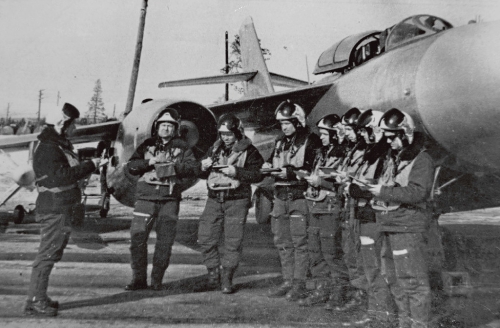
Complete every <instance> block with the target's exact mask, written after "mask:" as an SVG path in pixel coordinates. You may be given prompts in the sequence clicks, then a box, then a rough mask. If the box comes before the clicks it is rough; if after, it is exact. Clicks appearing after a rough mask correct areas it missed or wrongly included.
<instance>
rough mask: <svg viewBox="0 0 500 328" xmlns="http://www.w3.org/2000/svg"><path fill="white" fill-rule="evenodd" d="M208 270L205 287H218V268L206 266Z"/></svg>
mask: <svg viewBox="0 0 500 328" xmlns="http://www.w3.org/2000/svg"><path fill="white" fill-rule="evenodd" d="M207 270H208V282H207V287H208V288H209V289H217V288H219V287H220V268H219V267H215V268H207Z"/></svg>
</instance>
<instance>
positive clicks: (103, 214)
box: [99, 208, 109, 219]
mask: <svg viewBox="0 0 500 328" xmlns="http://www.w3.org/2000/svg"><path fill="white" fill-rule="evenodd" d="M108 211H109V210H108V209H105V208H101V210H100V211H99V216H100V217H101V219H104V218H106V217H107V216H108Z"/></svg>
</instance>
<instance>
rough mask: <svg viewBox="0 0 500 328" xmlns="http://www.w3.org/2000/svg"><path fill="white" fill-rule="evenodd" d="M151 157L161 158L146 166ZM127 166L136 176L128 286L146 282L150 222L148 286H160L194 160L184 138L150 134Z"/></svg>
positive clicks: (195, 169)
mask: <svg viewBox="0 0 500 328" xmlns="http://www.w3.org/2000/svg"><path fill="white" fill-rule="evenodd" d="M152 157H156V158H161V159H162V160H161V161H159V162H157V164H155V165H149V160H150V159H151V158H152ZM128 169H129V172H130V174H132V175H138V176H140V178H139V180H138V182H137V190H136V203H135V207H134V212H133V213H134V217H133V219H132V225H131V227H130V235H131V244H130V253H131V267H132V271H133V279H132V281H133V283H132V284H131V285H136V286H140V287H144V286H145V285H147V282H146V281H147V265H148V249H147V241H148V238H149V233H150V232H151V229H152V228H153V225H156V244H155V251H154V255H153V270H152V272H151V285H152V286H153V288H154V289H158V288H161V283H162V280H163V276H164V274H165V270H166V269H167V267H168V265H169V262H170V255H171V252H172V245H173V243H174V239H175V235H176V228H177V221H178V219H179V201H180V199H181V190H184V189H185V187H184V186H187V185H190V184H191V183H192V182H194V179H195V177H196V175H197V174H198V163H197V162H196V159H195V157H194V155H193V152H192V151H191V149H190V148H189V146H188V144H187V143H186V142H185V141H184V140H181V139H180V138H178V137H175V138H173V139H171V140H170V141H169V142H168V143H166V144H163V143H162V140H161V139H160V138H159V137H154V138H149V139H146V140H145V141H144V142H143V143H142V144H141V145H139V147H137V149H136V151H135V152H134V154H133V155H132V157H131V158H130V161H129V162H128Z"/></svg>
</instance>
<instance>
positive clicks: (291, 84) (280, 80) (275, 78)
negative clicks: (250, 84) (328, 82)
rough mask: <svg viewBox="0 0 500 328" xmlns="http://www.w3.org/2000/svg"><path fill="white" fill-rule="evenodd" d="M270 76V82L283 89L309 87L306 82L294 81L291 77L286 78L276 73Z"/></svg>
mask: <svg viewBox="0 0 500 328" xmlns="http://www.w3.org/2000/svg"><path fill="white" fill-rule="evenodd" d="M269 74H271V82H272V83H273V85H274V86H278V87H285V88H296V87H303V86H305V85H309V83H307V82H306V81H302V80H298V79H294V78H293V77H288V76H284V75H280V74H276V73H269Z"/></svg>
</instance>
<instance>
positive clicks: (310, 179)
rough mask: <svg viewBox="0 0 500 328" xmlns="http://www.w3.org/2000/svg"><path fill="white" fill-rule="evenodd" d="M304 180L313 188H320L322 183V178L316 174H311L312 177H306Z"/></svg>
mask: <svg viewBox="0 0 500 328" xmlns="http://www.w3.org/2000/svg"><path fill="white" fill-rule="evenodd" d="M304 179H305V180H306V181H307V182H308V183H309V184H310V185H311V186H313V187H319V185H320V183H321V178H320V177H319V176H317V175H316V174H311V175H310V176H308V177H305V178H304Z"/></svg>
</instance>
